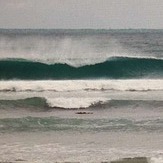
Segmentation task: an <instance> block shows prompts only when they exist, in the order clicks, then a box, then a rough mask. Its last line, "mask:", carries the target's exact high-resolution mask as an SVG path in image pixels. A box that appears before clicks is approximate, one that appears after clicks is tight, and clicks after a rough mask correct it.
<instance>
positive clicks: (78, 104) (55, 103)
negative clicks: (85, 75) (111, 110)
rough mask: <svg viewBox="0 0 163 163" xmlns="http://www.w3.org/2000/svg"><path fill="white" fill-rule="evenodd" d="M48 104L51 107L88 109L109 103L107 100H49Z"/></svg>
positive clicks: (75, 98) (97, 98)
mask: <svg viewBox="0 0 163 163" xmlns="http://www.w3.org/2000/svg"><path fill="white" fill-rule="evenodd" d="M46 100H47V103H48V105H49V106H50V107H59V108H70V109H71V108H88V107H90V106H91V105H96V104H98V103H100V104H103V103H105V102H107V101H108V99H107V98H102V97H101V98H100V97H96V98H95V97H94V98H88V97H85V98H78V97H73V98H63V97H62V98H47V99H46Z"/></svg>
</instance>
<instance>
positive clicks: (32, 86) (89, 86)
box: [0, 79, 163, 92]
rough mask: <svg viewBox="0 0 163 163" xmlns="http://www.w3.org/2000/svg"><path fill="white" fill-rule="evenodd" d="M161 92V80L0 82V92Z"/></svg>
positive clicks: (162, 86)
mask: <svg viewBox="0 0 163 163" xmlns="http://www.w3.org/2000/svg"><path fill="white" fill-rule="evenodd" d="M79 90H83V91H98V90H99V91H104V90H117V91H150V90H151V91H159V90H160V91H161V90H163V80H162V79H160V80H159V79H157V80H150V79H140V80H62V81H54V80H47V81H43V80H42V81H14V80H13V81H0V91H36V92H37V91H57V92H62V91H79Z"/></svg>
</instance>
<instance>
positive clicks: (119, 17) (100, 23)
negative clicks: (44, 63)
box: [0, 0, 163, 28]
mask: <svg viewBox="0 0 163 163" xmlns="http://www.w3.org/2000/svg"><path fill="white" fill-rule="evenodd" d="M0 28H163V0H0Z"/></svg>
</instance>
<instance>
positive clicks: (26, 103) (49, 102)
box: [0, 97, 163, 111]
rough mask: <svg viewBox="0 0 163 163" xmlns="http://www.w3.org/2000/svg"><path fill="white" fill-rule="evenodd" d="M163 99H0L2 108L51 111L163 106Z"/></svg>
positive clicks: (155, 107)
mask: <svg viewBox="0 0 163 163" xmlns="http://www.w3.org/2000/svg"><path fill="white" fill-rule="evenodd" d="M162 106H163V101H156V100H115V99H109V98H99V97H98V98H80V100H79V99H78V98H63V97H60V98H59V97H58V98H46V97H45V98H43V97H31V98H25V99H17V100H0V108H1V109H6V108H7V109H18V108H19V109H21V108H23V109H30V110H31V109H32V111H39V110H44V111H49V110H51V109H69V110H70V109H72V110H74V109H76V110H78V109H99V110H100V109H117V108H119V109H125V108H130V109H132V108H134V109H135V108H148V109H149V108H154V109H157V108H162Z"/></svg>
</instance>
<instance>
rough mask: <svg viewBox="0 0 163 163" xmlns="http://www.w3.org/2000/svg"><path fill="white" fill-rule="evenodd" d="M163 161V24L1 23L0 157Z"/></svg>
mask: <svg viewBox="0 0 163 163" xmlns="http://www.w3.org/2000/svg"><path fill="white" fill-rule="evenodd" d="M133 157H147V159H148V162H149V163H163V30H145V29H142V30H133V29H129V30H102V29H98V30H93V29H81V30H73V29H69V30H68V29H55V30H52V29H35V30H34V29H0V161H10V162H17V161H19V162H20V161H22V162H29V163H30V162H37V163H42V162H43V163H51V162H57V161H58V162H66V161H69V162H72V161H79V162H102V161H108V162H109V161H114V160H118V159H122V158H133Z"/></svg>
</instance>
